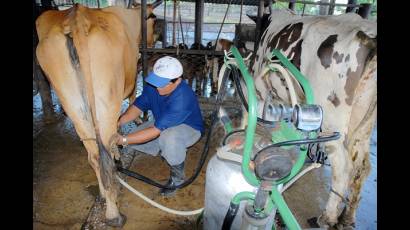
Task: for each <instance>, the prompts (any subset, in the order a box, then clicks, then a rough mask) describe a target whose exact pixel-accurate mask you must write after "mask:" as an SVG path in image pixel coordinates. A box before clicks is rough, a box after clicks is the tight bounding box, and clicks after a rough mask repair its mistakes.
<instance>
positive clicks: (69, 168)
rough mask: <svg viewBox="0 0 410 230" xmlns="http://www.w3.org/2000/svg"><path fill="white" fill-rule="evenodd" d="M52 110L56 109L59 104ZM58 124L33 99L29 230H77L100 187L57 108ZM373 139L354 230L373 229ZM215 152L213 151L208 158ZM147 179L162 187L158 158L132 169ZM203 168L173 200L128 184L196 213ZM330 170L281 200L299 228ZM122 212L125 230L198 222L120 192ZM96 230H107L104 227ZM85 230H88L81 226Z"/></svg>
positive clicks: (317, 204) (163, 168)
mask: <svg viewBox="0 0 410 230" xmlns="http://www.w3.org/2000/svg"><path fill="white" fill-rule="evenodd" d="M54 99H55V104H56V105H57V104H58V103H57V100H56V98H54ZM55 110H56V111H57V120H56V121H55V122H53V123H51V124H46V123H45V122H44V120H43V118H42V112H41V102H40V100H39V97H38V96H36V97H33V121H34V126H33V147H34V148H33V159H34V161H33V173H34V174H33V227H34V229H45V230H47V229H81V227H82V226H83V224H84V222H85V221H86V219H87V216H88V215H89V213H90V210H91V209H92V208H93V205H94V201H95V198H96V195H97V194H98V185H97V179H96V176H95V174H94V172H93V170H92V168H91V167H90V165H89V164H88V161H87V153H86V151H85V148H84V147H83V145H82V143H81V142H80V140H79V138H78V136H77V134H76V133H75V131H74V129H73V126H72V124H71V121H70V119H69V118H66V117H64V116H63V115H62V114H61V109H60V107H59V106H58V105H57V106H56V107H55ZM376 135H377V130H376V132H375V133H374V135H373V139H372V150H371V162H372V171H371V173H370V176H369V177H368V179H367V181H366V184H365V186H364V189H363V191H362V196H363V198H362V200H361V203H360V205H359V210H358V214H357V215H358V216H357V227H356V229H377V227H376V224H377V215H376V207H377V203H376V197H377V193H376V187H377V179H376V178H377V159H376V155H377V153H376V146H377V141H376ZM203 144H204V138H203V139H202V140H201V141H200V142H199V143H197V144H196V145H194V146H193V147H192V148H190V150H189V153H188V157H187V164H186V165H187V167H186V174H187V176H190V175H191V174H192V172H193V171H194V168H195V167H196V164H197V162H198V158H199V156H200V153H201V151H202V147H203ZM214 152H215V146H213V147H211V149H210V151H209V154H210V155H209V156H208V159H209V157H210V156H211V155H212V154H213V153H214ZM131 169H132V170H133V171H138V172H140V173H142V174H144V175H145V176H148V177H150V178H154V179H155V180H157V181H159V182H161V183H162V182H165V181H166V180H167V178H168V175H169V171H168V167H167V165H166V164H165V162H163V161H162V160H161V159H160V158H159V157H150V156H145V155H142V156H139V157H138V158H137V159H134V163H133V165H132V167H131ZM205 169H206V165H205V166H204V167H203V170H202V172H201V173H200V175H199V177H198V178H197V179H196V180H195V181H194V182H193V184H191V185H190V186H188V187H186V188H184V189H181V190H180V191H178V192H177V194H176V196H175V197H173V198H163V197H160V196H158V195H157V192H158V189H157V188H154V187H152V186H149V185H146V184H143V183H142V182H140V181H136V180H134V179H127V182H128V183H129V184H130V185H131V186H133V187H134V188H137V189H138V190H139V191H140V192H142V193H144V194H145V195H146V196H148V197H150V198H151V199H153V200H154V201H156V202H159V203H161V204H163V205H165V206H167V207H170V208H173V209H177V210H194V209H198V208H201V207H203V205H204V181H205V171H204V170H205ZM329 184H330V168H328V167H326V166H325V167H322V168H320V169H317V170H315V171H313V172H310V173H308V174H307V175H305V176H304V177H302V178H301V179H300V180H299V181H298V182H296V183H295V184H294V185H293V186H292V187H291V188H290V189H289V190H287V192H286V193H285V194H284V196H285V199H286V200H287V202H288V205H289V207H290V208H291V210H292V211H293V212H294V214H295V216H296V218H297V219H298V221H299V222H300V224H301V225H302V227H304V228H306V227H308V225H307V223H306V219H308V218H311V217H314V216H318V215H319V214H320V213H321V211H322V210H323V208H324V206H325V204H326V201H327V197H328V191H329ZM119 204H120V206H119V208H120V211H121V212H122V213H123V214H125V215H126V216H127V223H126V224H125V226H124V227H123V229H141V230H143V229H147V230H148V229H158V230H159V229H196V224H195V222H196V217H179V216H178V217H177V216H175V215H172V214H168V213H165V212H163V211H161V210H159V209H157V208H155V207H152V206H151V205H149V204H148V203H146V202H144V201H143V200H141V199H140V198H138V197H136V196H135V195H133V194H132V193H131V192H129V191H128V190H126V189H125V188H123V189H122V190H121V193H120V196H119ZM98 226H99V227H97V228H95V229H111V228H108V227H106V226H104V225H103V224H100V225H98ZM83 228H85V229H87V228H88V229H92V228H89V227H88V226H87V225H85V226H83Z"/></svg>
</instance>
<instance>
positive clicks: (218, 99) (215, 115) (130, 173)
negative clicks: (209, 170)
mask: <svg viewBox="0 0 410 230" xmlns="http://www.w3.org/2000/svg"><path fill="white" fill-rule="evenodd" d="M230 74H231V70H230V69H226V70H225V73H224V75H223V78H222V82H221V85H222V86H223V87H222V89H221V91H220V92H219V94H218V96H217V97H216V103H215V110H214V112H213V114H212V121H211V126H210V128H209V131H208V134H207V136H206V141H205V146H204V149H203V151H202V154H201V158H200V160H199V163H198V166H197V168H196V170H195V172H194V174H193V175H192V176H191V177H190V178H189V179H188V180H186V181H184V182H183V183H182V184H180V185H176V186H165V185H162V184H160V183H158V182H156V181H154V180H152V179H150V178H148V177H145V176H143V175H141V174H139V173H136V172H133V171H130V170H128V169H124V168H122V167H120V166H117V170H118V171H119V172H121V173H123V174H125V175H127V176H130V177H133V178H135V179H137V180H141V181H143V182H145V183H147V184H150V185H153V186H155V187H158V188H164V189H180V188H183V187H186V186H188V185H189V184H191V183H192V182H193V181H194V180H195V179H196V178H197V177H198V175H199V173H200V171H201V169H202V167H203V165H204V163H205V160H206V158H207V156H208V152H209V142H210V140H211V133H212V129H213V126H214V125H215V123H216V121H217V118H218V112H219V109H220V107H221V102H222V99H223V98H224V97H225V92H226V85H227V84H226V81H227V79H228V77H229V75H230Z"/></svg>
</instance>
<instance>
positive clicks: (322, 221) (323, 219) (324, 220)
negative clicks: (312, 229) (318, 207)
mask: <svg viewBox="0 0 410 230" xmlns="http://www.w3.org/2000/svg"><path fill="white" fill-rule="evenodd" d="M317 224H318V225H319V226H320V227H321V228H326V229H329V228H331V227H334V226H336V224H337V222H331V221H329V218H328V217H327V216H326V215H324V214H322V215H320V216H319V218H317Z"/></svg>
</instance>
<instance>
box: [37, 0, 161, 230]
mask: <svg viewBox="0 0 410 230" xmlns="http://www.w3.org/2000/svg"><path fill="white" fill-rule="evenodd" d="M152 11H153V7H152V6H150V5H149V6H148V7H147V15H150V14H151V13H152ZM140 19H141V7H139V6H138V7H136V8H134V9H124V8H120V7H107V8H103V9H89V8H86V7H84V6H82V5H79V4H76V5H74V6H73V7H72V8H70V9H68V10H64V11H56V10H51V11H46V12H44V13H43V14H42V15H41V16H40V17H39V18H38V19H37V21H36V27H37V32H38V37H39V44H38V46H37V50H36V54H37V58H38V61H39V64H40V66H41V67H42V69H43V70H44V72H45V74H46V75H47V78H48V80H49V81H50V83H51V85H52V86H53V87H54V90H55V91H56V94H57V96H58V97H59V99H60V101H61V104H62V106H63V108H64V110H65V111H66V113H67V115H68V116H69V117H70V118H71V120H72V122H73V124H74V127H75V129H76V132H77V134H78V136H79V137H80V138H81V140H82V141H83V144H84V146H85V148H86V150H87V152H88V161H89V163H90V164H91V166H92V168H93V169H94V171H95V173H96V175H97V179H98V183H99V188H100V195H101V196H102V197H103V198H105V199H106V202H107V209H106V213H105V217H106V219H107V224H108V225H111V226H122V225H123V224H124V223H125V216H123V215H122V214H120V212H119V210H118V207H117V191H118V187H117V183H116V178H115V174H116V172H115V171H116V170H115V167H114V162H113V158H114V157H115V158H117V159H118V154H115V153H118V149H117V146H116V145H115V143H113V142H114V141H113V136H114V135H116V133H117V120H118V117H119V115H120V108H121V103H122V101H123V99H124V98H126V97H135V95H134V88H135V76H136V67H137V58H138V56H137V54H138V43H139V42H140V39H141V36H140V30H141V29H140V28H141V23H140ZM151 20H154V19H152V18H149V19H147V22H148V23H147V24H148V26H150V27H151V29H150V30H148V32H149V33H151V34H149V36H148V37H150V36H152V33H153V31H154V30H153V28H152V27H153V25H154V23H153V22H152V21H151ZM150 31H151V32H150ZM107 150H108V151H109V152H107Z"/></svg>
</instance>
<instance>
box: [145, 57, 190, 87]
mask: <svg viewBox="0 0 410 230" xmlns="http://www.w3.org/2000/svg"><path fill="white" fill-rule="evenodd" d="M182 73H183V68H182V64H181V62H179V61H178V59H176V58H174V57H170V56H165V57H162V58H160V59H158V60H157V61H156V62H155V64H154V68H153V71H152V72H151V73H149V74H148V76H147V78H145V81H146V82H148V83H149V84H151V85H153V86H155V87H158V88H162V87H164V86H166V85H167V84H168V83H169V81H171V80H172V79H175V78H178V77H180V76H182Z"/></svg>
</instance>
